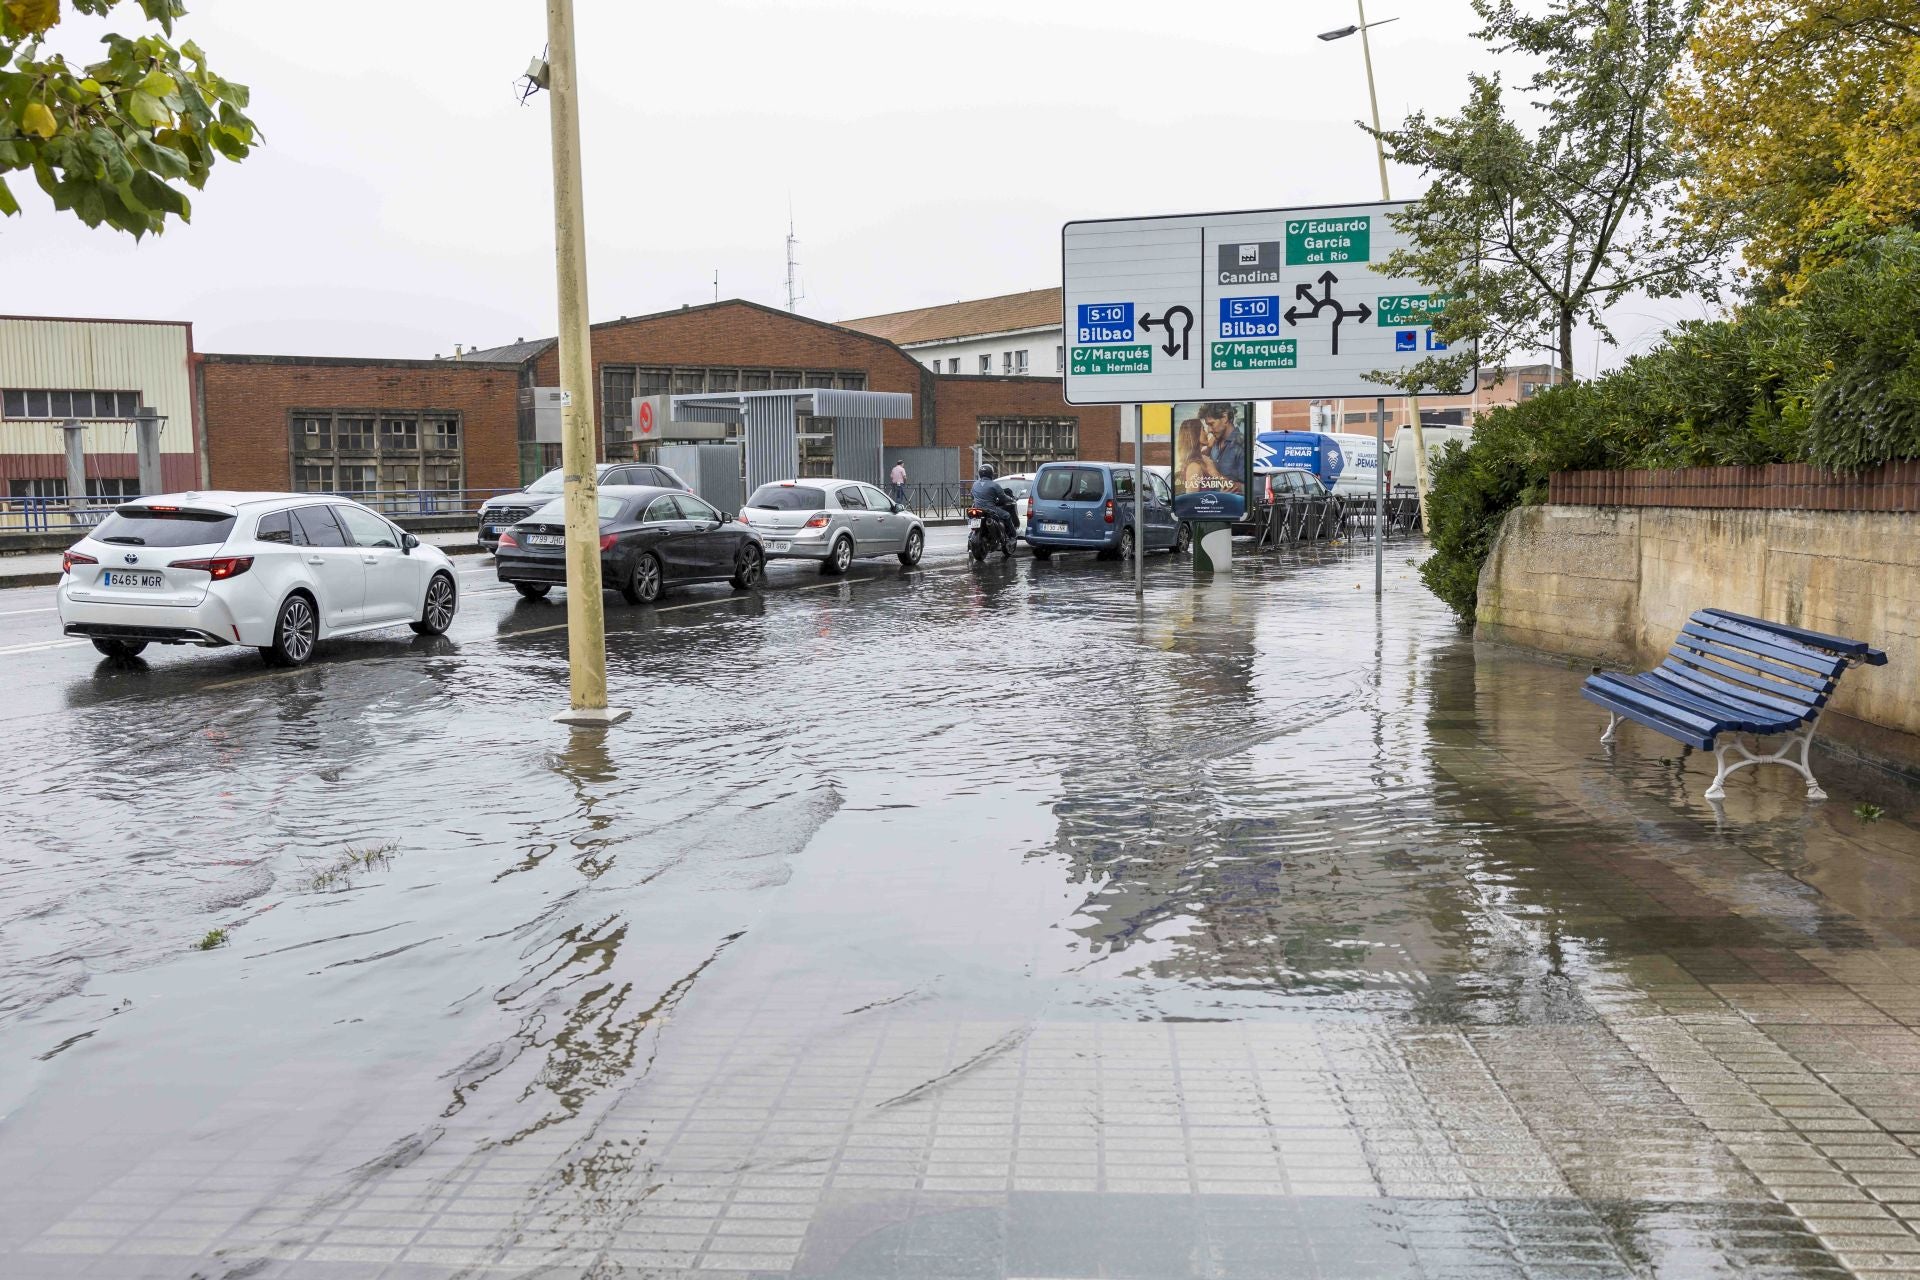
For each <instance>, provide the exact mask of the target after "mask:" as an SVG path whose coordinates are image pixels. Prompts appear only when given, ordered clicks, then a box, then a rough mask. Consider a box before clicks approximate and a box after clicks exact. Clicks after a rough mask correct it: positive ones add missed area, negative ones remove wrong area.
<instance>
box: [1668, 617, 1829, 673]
mask: <svg viewBox="0 0 1920 1280" xmlns="http://www.w3.org/2000/svg"><path fill="white" fill-rule="evenodd" d="M1747 630H1748V629H1747V628H1744V627H1736V626H1732V625H1730V624H1726V623H1717V624H1712V625H1707V624H1702V623H1697V622H1689V623H1688V624H1687V626H1686V627H1684V628H1682V629H1681V633H1682V634H1683V635H1684V634H1687V633H1688V632H1696V631H1697V632H1698V633H1701V634H1703V635H1704V636H1705V637H1706V638H1707V639H1710V640H1713V641H1715V642H1717V643H1720V644H1724V645H1726V646H1728V647H1729V648H1732V649H1738V650H1741V651H1743V652H1746V653H1754V654H1759V655H1761V656H1764V657H1768V658H1776V659H1778V660H1780V661H1781V662H1784V663H1789V664H1791V665H1793V666H1798V667H1805V668H1807V669H1808V670H1810V671H1815V672H1818V673H1819V674H1820V675H1821V676H1824V677H1828V678H1831V677H1833V676H1836V675H1838V674H1839V673H1840V672H1842V671H1845V670H1846V669H1847V660H1846V659H1845V658H1839V657H1835V656H1834V655H1833V654H1830V653H1821V652H1820V651H1819V650H1818V649H1809V648H1807V647H1806V646H1805V645H1801V644H1795V643H1794V642H1793V641H1791V640H1784V639H1780V638H1778V637H1769V636H1759V635H1749V634H1746V633H1747Z"/></svg>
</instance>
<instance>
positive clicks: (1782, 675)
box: [1673, 624, 1833, 689]
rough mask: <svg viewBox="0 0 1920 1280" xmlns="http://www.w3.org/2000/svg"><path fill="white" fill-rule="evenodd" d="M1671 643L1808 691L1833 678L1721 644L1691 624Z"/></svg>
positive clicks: (1821, 686) (1822, 685) (1820, 687)
mask: <svg viewBox="0 0 1920 1280" xmlns="http://www.w3.org/2000/svg"><path fill="white" fill-rule="evenodd" d="M1673 643H1674V645H1675V646H1676V647H1679V646H1682V645H1684V646H1685V647H1687V648H1689V649H1698V650H1699V651H1700V652H1702V653H1713V654H1718V655H1719V656H1720V657H1723V658H1727V659H1729V660H1731V661H1733V662H1743V663H1746V664H1747V665H1748V666H1750V667H1753V668H1754V669H1755V670H1758V671H1763V672H1765V673H1767V674H1769V675H1771V676H1774V677H1775V678H1777V679H1780V680H1786V681H1790V682H1792V683H1793V684H1797V685H1802V686H1804V687H1806V688H1808V689H1824V688H1825V687H1826V686H1827V682H1828V681H1829V680H1831V679H1832V678H1833V677H1832V676H1831V675H1821V674H1819V673H1818V672H1814V671H1807V670H1804V669H1802V668H1800V667H1795V666H1789V665H1788V664H1787V663H1784V662H1775V661H1774V660H1773V659H1772V658H1768V657H1764V656H1762V655H1761V654H1758V653H1754V652H1752V651H1750V650H1741V649H1737V648H1734V647H1733V646H1731V645H1727V644H1723V643H1721V642H1720V641H1718V640H1715V639H1712V638H1711V637H1708V636H1705V635H1702V634H1700V633H1699V632H1698V631H1697V630H1696V629H1695V628H1694V627H1693V625H1692V624H1688V626H1687V627H1686V628H1685V629H1684V630H1682V631H1681V632H1680V636H1679V638H1678V639H1676V640H1675V641H1674V642H1673Z"/></svg>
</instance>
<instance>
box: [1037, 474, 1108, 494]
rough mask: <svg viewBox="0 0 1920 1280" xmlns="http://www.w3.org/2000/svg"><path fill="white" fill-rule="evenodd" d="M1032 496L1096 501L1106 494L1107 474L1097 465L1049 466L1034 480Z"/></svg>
mask: <svg viewBox="0 0 1920 1280" xmlns="http://www.w3.org/2000/svg"><path fill="white" fill-rule="evenodd" d="M1034 496H1035V497H1036V498H1041V499H1044V500H1045V501H1048V502H1062V501H1064V502H1098V501H1100V500H1101V499H1102V498H1104V497H1106V496H1107V476H1106V473H1105V472H1103V471H1101V470H1100V469H1099V468H1098V467H1049V468H1047V469H1046V470H1045V471H1042V472H1041V473H1040V478H1039V479H1038V480H1036V481H1034Z"/></svg>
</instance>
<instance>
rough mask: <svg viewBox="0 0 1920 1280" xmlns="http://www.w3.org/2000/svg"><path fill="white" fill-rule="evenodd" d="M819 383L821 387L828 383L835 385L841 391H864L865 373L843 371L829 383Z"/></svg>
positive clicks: (865, 385) (865, 386)
mask: <svg viewBox="0 0 1920 1280" xmlns="http://www.w3.org/2000/svg"><path fill="white" fill-rule="evenodd" d="M820 385H821V386H823V387H824V386H828V385H831V386H836V387H838V388H840V389H841V390H842V391H865V390H866V389H867V375H866V374H864V373H843V374H840V375H839V376H838V377H836V378H835V379H834V380H833V382H832V383H831V384H829V383H825V382H823V383H821V384H820Z"/></svg>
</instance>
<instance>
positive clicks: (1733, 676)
mask: <svg viewBox="0 0 1920 1280" xmlns="http://www.w3.org/2000/svg"><path fill="white" fill-rule="evenodd" d="M1665 661H1666V662H1669V663H1672V664H1673V665H1675V666H1685V667H1687V668H1688V669H1689V670H1697V671H1701V672H1704V673H1706V674H1709V675H1711V676H1713V677H1714V679H1716V680H1718V681H1720V682H1721V683H1722V684H1725V685H1728V686H1732V685H1736V684H1737V685H1738V686H1739V687H1738V688H1732V687H1729V688H1728V690H1727V691H1728V692H1729V693H1731V694H1733V695H1734V696H1735V697H1746V696H1747V695H1748V694H1749V693H1751V694H1753V695H1754V696H1756V697H1758V698H1759V699H1760V700H1761V702H1762V703H1763V704H1771V703H1775V702H1777V703H1780V704H1782V705H1783V706H1796V707H1817V706H1819V705H1820V703H1821V702H1822V701H1824V699H1825V686H1824V685H1823V686H1822V687H1821V688H1820V689H1806V688H1802V687H1801V686H1799V685H1797V684H1773V683H1769V682H1767V681H1764V680H1761V679H1756V678H1755V677H1754V675H1753V674H1752V673H1751V672H1748V671H1743V670H1741V669H1740V668H1739V667H1735V666H1731V665H1729V664H1727V663H1725V662H1722V661H1720V660H1719V659H1718V658H1715V657H1712V656H1711V655H1709V654H1703V653H1688V652H1686V651H1684V650H1682V651H1679V652H1675V653H1669V654H1668V655H1667V656H1666V659H1665Z"/></svg>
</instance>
